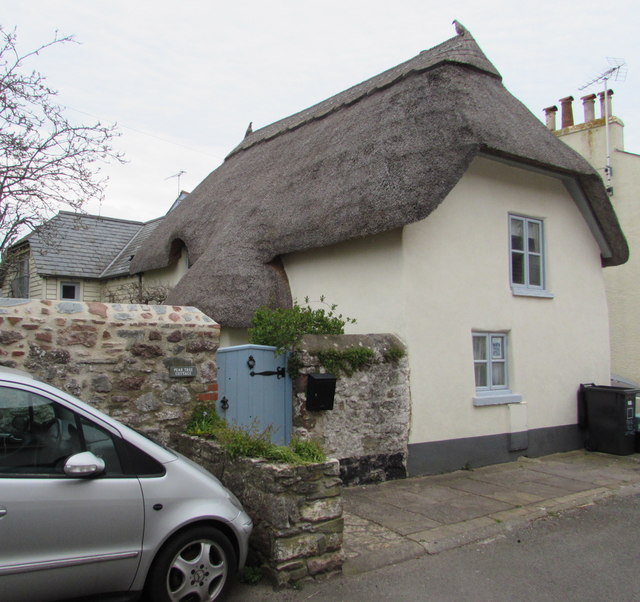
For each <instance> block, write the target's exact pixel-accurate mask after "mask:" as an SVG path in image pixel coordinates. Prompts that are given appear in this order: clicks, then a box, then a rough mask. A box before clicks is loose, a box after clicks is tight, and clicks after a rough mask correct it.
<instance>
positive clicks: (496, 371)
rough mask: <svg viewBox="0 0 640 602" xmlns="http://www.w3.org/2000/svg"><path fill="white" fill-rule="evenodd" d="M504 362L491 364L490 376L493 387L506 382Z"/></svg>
mask: <svg viewBox="0 0 640 602" xmlns="http://www.w3.org/2000/svg"><path fill="white" fill-rule="evenodd" d="M505 367H506V366H505V364H504V362H494V363H493V364H491V377H492V380H493V382H492V383H491V386H493V387H504V386H505V385H506V384H507V377H506V371H505Z"/></svg>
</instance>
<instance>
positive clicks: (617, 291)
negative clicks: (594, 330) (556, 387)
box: [558, 117, 640, 383]
mask: <svg viewBox="0 0 640 602" xmlns="http://www.w3.org/2000/svg"><path fill="white" fill-rule="evenodd" d="M613 119H614V121H613V123H612V124H611V129H610V149H611V151H610V153H611V167H612V178H611V186H612V188H613V191H612V192H613V193H612V195H611V202H612V203H613V206H614V208H615V210H616V214H617V215H618V220H619V221H620V225H621V226H622V230H623V231H624V234H625V236H626V238H627V242H628V244H629V249H630V257H629V261H628V262H627V263H625V264H623V265H621V266H616V267H611V268H607V269H606V270H605V271H604V277H605V283H606V287H607V296H608V300H609V319H610V322H611V371H612V373H613V375H615V376H617V377H621V378H623V379H626V380H629V381H631V382H635V383H640V310H639V309H638V299H639V298H640V202H639V196H640V186H639V184H638V183H639V182H640V155H637V154H634V153H630V152H626V151H625V150H624V138H623V125H622V122H621V121H620V120H619V119H617V118H615V117H614V118H613ZM598 123H599V122H594V124H595V127H591V128H587V127H585V126H586V124H582V125H580V126H575V127H574V128H571V129H568V130H561V131H560V132H558V136H559V137H560V139H561V140H562V141H563V142H565V143H566V144H568V145H569V146H570V147H571V148H573V149H574V150H576V151H578V152H579V153H581V154H582V155H583V156H584V157H585V159H587V160H588V161H589V162H590V163H591V164H592V165H593V167H595V168H596V169H597V170H598V172H599V173H600V174H601V175H602V174H603V172H604V166H605V164H606V155H607V152H606V142H605V141H606V137H605V128H604V127H603V124H604V121H602V120H601V124H600V125H598Z"/></svg>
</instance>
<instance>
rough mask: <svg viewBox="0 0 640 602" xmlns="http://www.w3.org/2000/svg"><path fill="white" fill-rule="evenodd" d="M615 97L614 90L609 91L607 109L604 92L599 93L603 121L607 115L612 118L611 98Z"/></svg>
mask: <svg viewBox="0 0 640 602" xmlns="http://www.w3.org/2000/svg"><path fill="white" fill-rule="evenodd" d="M612 96H613V90H607V107H606V109H605V106H604V92H598V98H600V117H602V119H604V118H605V117H606V116H607V114H608V115H609V117H611V115H613V112H612V110H611V97H612Z"/></svg>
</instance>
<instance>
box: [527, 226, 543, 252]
mask: <svg viewBox="0 0 640 602" xmlns="http://www.w3.org/2000/svg"><path fill="white" fill-rule="evenodd" d="M527 225H528V229H529V252H530V253H540V224H539V223H538V222H531V221H530V222H528V224H527Z"/></svg>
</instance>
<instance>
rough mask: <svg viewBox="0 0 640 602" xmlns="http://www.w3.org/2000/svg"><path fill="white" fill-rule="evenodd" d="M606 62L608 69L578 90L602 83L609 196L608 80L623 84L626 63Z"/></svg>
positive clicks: (621, 60)
mask: <svg viewBox="0 0 640 602" xmlns="http://www.w3.org/2000/svg"><path fill="white" fill-rule="evenodd" d="M607 62H608V63H609V67H608V68H607V69H605V70H604V71H603V72H602V73H600V75H597V76H596V77H594V78H593V79H591V80H590V81H588V82H587V83H586V84H584V85H583V86H580V88H578V89H579V90H584V89H585V88H588V87H589V86H592V85H593V84H597V83H600V82H602V84H603V92H602V94H603V96H602V99H603V100H602V106H603V111H604V125H605V130H604V131H605V139H606V147H607V162H606V165H605V168H604V174H605V176H606V178H607V192H608V193H609V194H613V186H612V185H611V175H612V170H611V143H610V141H609V126H610V123H609V117H610V115H609V98H608V94H607V93H608V90H609V80H613V81H619V82H623V81H624V80H625V79H627V62H626V61H625V60H624V59H621V58H615V57H611V56H608V57H607Z"/></svg>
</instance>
